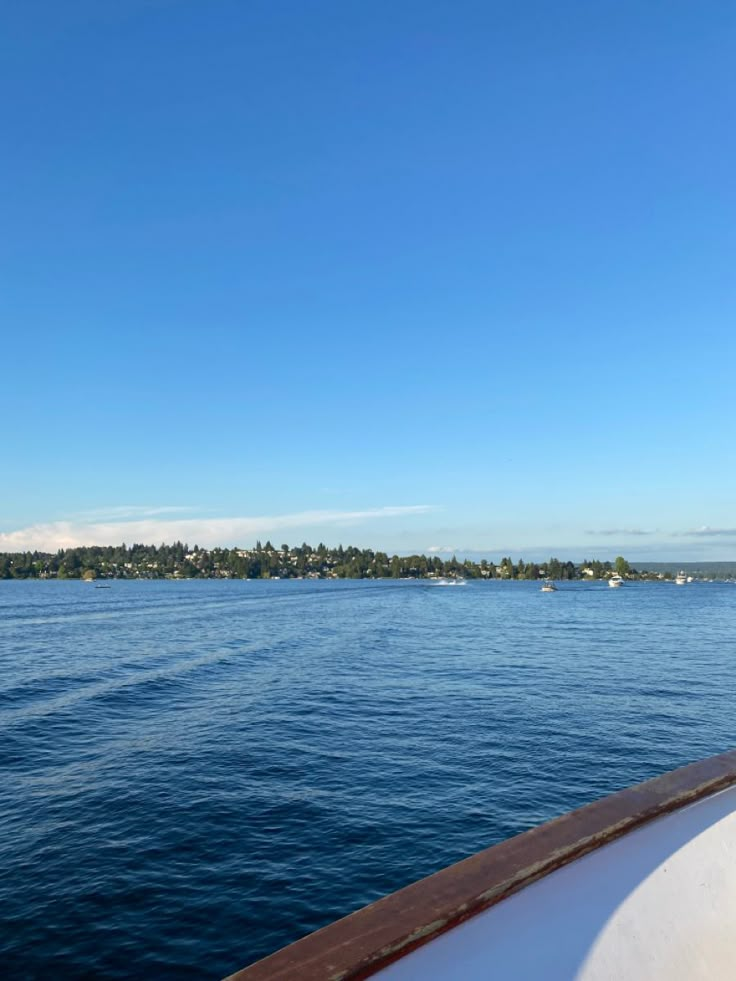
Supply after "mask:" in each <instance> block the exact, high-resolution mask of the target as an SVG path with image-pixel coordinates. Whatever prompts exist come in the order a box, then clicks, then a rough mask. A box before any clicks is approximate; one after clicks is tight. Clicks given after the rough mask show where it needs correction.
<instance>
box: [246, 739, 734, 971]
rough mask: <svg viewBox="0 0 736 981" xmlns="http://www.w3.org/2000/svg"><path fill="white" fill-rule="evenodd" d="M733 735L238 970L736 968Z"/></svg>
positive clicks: (632, 969) (654, 969)
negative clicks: (719, 748)
mask: <svg viewBox="0 0 736 981" xmlns="http://www.w3.org/2000/svg"><path fill="white" fill-rule="evenodd" d="M735 922H736V751H734V750H732V751H731V752H729V753H724V754H723V755H722V756H715V757H712V758H710V759H707V760H703V761H701V762H700V763H694V764H692V765H691V766H686V767H684V768H682V769H680V770H675V771H674V772H672V773H668V774H665V775H664V776H660V777H657V778H655V779H654V780H650V781H648V782H647V783H643V784H639V785H638V786H636V787H631V788H629V789H628V790H623V791H621V792H619V793H616V794H613V795H611V796H610V797H605V798H603V799H602V800H599V801H596V802H595V803H593V804H588V805H587V806H586V807H582V808H580V809H579V810H576V811H572V812H570V813H569V814H565V815H563V816H562V817H559V818H556V819H554V820H553V821H549V822H548V823H547V824H543V825H540V826H539V827H537V828H534V829H532V830H531V831H526V832H524V834H521V835H518V836H516V837H515V838H510V839H509V840H508V841H504V842H502V843H501V844H499V845H494V846H493V847H491V848H488V849H486V850H485V851H482V852H479V853H478V854H476V855H473V856H472V857H471V858H467V859H465V860H464V861H462V862H459V863H458V864H457V865H452V866H450V867H449V868H446V869H443V870H442V871H441V872H437V873H435V874H434V875H432V876H430V877H429V878H427V879H423V880H421V881H420V882H416V883H414V884H413V885H410V886H407V887H406V888H405V889H402V890H400V891H399V892H396V893H393V894H392V895H390V896H386V897H385V898H384V899H380V900H379V901H378V902H376V903H373V904H372V905H371V906H367V907H365V908H364V909H361V910H359V911H358V912H357V913H353V914H352V915H350V916H347V917H346V918H345V919H342V920H338V921H337V922H336V923H333V924H331V925H330V926H327V927H325V928H324V929H322V930H319V931H317V933H313V934H310V935H309V936H307V937H305V938H303V939H302V940H299V941H297V942H296V943H295V944H292V945H291V946H290V947H285V948H284V949H283V950H281V951H278V952H277V953H275V954H272V955H271V956H270V957H266V958H265V959H264V960H262V961H259V962H258V963H256V964H254V965H252V966H251V967H247V968H245V969H244V970H242V971H239V972H238V973H237V974H233V975H231V977H230V979H228V981H327V979H342V981H348V979H354V981H357V979H358V978H368V977H371V978H379V979H381V981H489V979H499V981H604V979H605V981H665V979H666V981H733V978H734V977H736V968H735V965H736V930H735V929H734V923H735Z"/></svg>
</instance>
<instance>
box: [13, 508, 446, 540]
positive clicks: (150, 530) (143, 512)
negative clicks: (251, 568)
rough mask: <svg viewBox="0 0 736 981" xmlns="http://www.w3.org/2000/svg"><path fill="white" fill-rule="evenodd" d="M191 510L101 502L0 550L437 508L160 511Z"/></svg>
mask: <svg viewBox="0 0 736 981" xmlns="http://www.w3.org/2000/svg"><path fill="white" fill-rule="evenodd" d="M191 510H193V509H191V508H179V507H176V508H165V507H160V508H145V507H119V508H106V509H105V508H100V509H98V510H95V511H90V512H86V513H85V514H82V515H77V516H76V518H75V520H70V521H51V522H46V523H39V524H33V525H28V526H27V527H25V528H18V529H17V530H15V531H5V532H0V551H5V552H17V551H42V552H55V551H57V550H58V549H61V548H75V547H78V546H90V545H120V544H121V543H122V542H126V543H127V544H132V543H134V542H136V543H140V544H142V545H159V544H161V543H162V542H165V543H169V544H170V543H172V542H175V541H181V542H187V543H189V544H190V545H193V544H195V543H196V544H198V545H201V546H204V547H206V548H211V547H214V546H217V545H222V546H228V547H233V546H235V545H246V544H249V543H250V542H251V541H252V539H254V538H255V537H256V536H270V535H275V534H276V533H277V532H281V531H284V530H288V529H295V528H299V529H300V530H306V529H315V530H318V529H323V530H324V529H325V528H347V527H351V526H355V525H360V524H362V523H363V522H374V521H376V520H379V519H383V518H412V517H415V516H418V515H422V514H428V513H430V512H433V511H437V510H438V508H437V507H436V506H435V505H432V504H410V505H404V506H388V507H379V508H368V509H366V510H362V511H339V510H325V511H300V512H297V513H294V514H281V515H258V516H239V517H232V518H185V517H168V518H165V517H161V515H163V514H167V513H169V514H170V513H173V512H182V511H191ZM105 518H106V519H108V520H104V519H105Z"/></svg>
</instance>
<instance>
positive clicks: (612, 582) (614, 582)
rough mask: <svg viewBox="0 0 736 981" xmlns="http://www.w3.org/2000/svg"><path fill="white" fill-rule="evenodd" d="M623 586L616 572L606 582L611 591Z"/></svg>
mask: <svg viewBox="0 0 736 981" xmlns="http://www.w3.org/2000/svg"><path fill="white" fill-rule="evenodd" d="M623 584H624V581H623V579H622V578H621V576H620V575H619V574H618V573H617V572H614V574H613V575H612V576H611V578H610V579H609V580H608V585H609V586H610V587H611V589H620V588H621V586H623Z"/></svg>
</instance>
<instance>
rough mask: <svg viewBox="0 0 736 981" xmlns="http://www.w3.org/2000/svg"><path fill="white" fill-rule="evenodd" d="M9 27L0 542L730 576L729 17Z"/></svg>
mask: <svg viewBox="0 0 736 981" xmlns="http://www.w3.org/2000/svg"><path fill="white" fill-rule="evenodd" d="M0 22H1V23H0V87H1V88H2V92H3V96H4V97H3V107H2V153H1V154H0V176H1V178H2V180H1V181H0V197H1V199H2V210H1V213H0V214H1V222H2V235H1V236H0V318H1V319H0V323H1V326H2V346H1V354H2V357H1V358H0V372H1V377H2V393H3V402H4V409H3V412H2V422H1V423H0V425H1V427H2V433H1V436H2V438H1V441H0V548H6V549H12V548H22V547H37V548H42V547H46V548H50V547H53V548H55V547H57V546H59V545H65V544H74V543H95V542H98V543H107V542H119V541H126V542H128V543H130V542H132V541H134V540H140V541H154V542H158V541H162V540H166V541H170V540H172V539H174V538H185V539H186V540H187V541H189V543H190V544H194V542H197V543H198V544H200V545H207V544H214V543H221V544H240V545H247V544H249V543H251V542H252V541H254V540H255V539H256V538H261V539H263V540H265V539H266V538H269V537H270V538H272V539H274V540H275V539H278V540H279V541H278V543H279V544H280V543H281V542H282V541H287V542H290V543H291V542H295V541H301V540H303V539H306V540H307V541H309V542H316V541H319V540H323V541H325V542H326V543H328V544H337V543H338V542H340V541H342V542H343V543H345V544H347V543H353V544H358V545H366V546H368V545H370V546H373V547H380V548H386V549H390V550H394V549H397V550H415V549H416V550H422V551H425V550H427V549H430V548H432V549H438V550H439V549H452V550H455V549H456V550H457V551H458V553H460V552H464V551H481V552H485V553H487V554H488V555H490V556H492V557H494V556H495V557H500V555H501V554H506V553H511V554H513V555H515V556H517V557H518V556H520V555H521V556H522V557H523V558H525V559H527V560H528V559H532V558H535V557H539V558H544V557H546V556H548V555H549V554H550V553H555V554H559V555H560V556H568V557H572V558H582V557H584V556H600V557H601V558H606V557H609V556H610V555H615V554H617V553H618V552H623V554H625V555H626V556H627V557H632V558H637V557H648V558H652V559H656V558H670V557H672V558H676V557H678V558H682V559H683V560H684V559H687V558H701V557H712V558H714V559H715V558H733V557H734V556H736V494H735V491H736V452H735V450H736V426H735V425H734V420H735V412H736V387H735V385H734V379H735V377H736V338H735V336H734V333H735V327H736V275H735V273H736V262H735V259H736V248H735V247H736V191H735V187H736V182H735V177H734V175H736V127H735V126H734V119H735V118H736V83H735V81H734V51H735V50H736V6H734V5H733V4H732V3H728V2H708V0H704V2H697V3H696V2H687V3H686V2H678V0H667V2H664V0H662V2H649V3H646V2H644V3H643V2H641V0H635V2H630V0H599V2H595V3H590V2H588V0H578V2H565V0H560V2H557V3H547V2H536V3H533V2H523V0H520V2H516V3H507V2H504V3H501V2H491V0H482V2H480V0H479V2H473V0H445V2H437V0H416V2H414V0H403V2H402V0H391V2H384V0H370V2H357V0H356V2H352V0H332V2H323V0H310V2H303V0H282V2H277V0H248V2H245V3H244V2H242V0H206V2H205V0H198V2H194V0H116V2H115V3H101V2H100V0H66V2H64V3H60V2H58V0H46V2H39V0H24V2H23V3H16V4H5V5H4V6H3V10H2V13H1V14H0Z"/></svg>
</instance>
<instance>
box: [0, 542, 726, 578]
mask: <svg viewBox="0 0 736 981" xmlns="http://www.w3.org/2000/svg"><path fill="white" fill-rule="evenodd" d="M651 565H652V567H651V568H649V569H635V568H634V567H633V566H632V565H630V564H629V562H628V561H627V560H626V559H625V558H623V556H620V555H619V556H617V557H616V558H615V559H614V561H613V562H611V561H604V562H602V561H599V560H597V559H585V560H584V561H583V562H582V563H579V564H576V563H573V562H569V561H568V562H562V561H561V560H559V559H556V558H550V559H549V560H548V561H547V562H524V560H523V559H518V560H517V561H514V560H512V559H511V558H510V557H504V558H502V559H501V560H500V561H499V562H494V561H492V560H491V559H482V560H480V561H471V560H469V559H465V560H460V559H457V558H455V556H453V557H452V558H449V559H444V560H443V559H441V558H439V556H436V555H391V556H389V555H388V554H387V553H386V552H374V551H373V550H372V549H360V548H355V547H352V546H349V547H346V548H343V546H342V545H339V546H338V547H337V548H328V547H327V546H326V545H323V544H319V545H317V546H316V548H315V547H312V546H311V545H307V544H306V543H304V544H302V545H298V546H289V545H281V546H279V547H275V546H274V545H272V544H271V542H266V543H265V545H262V544H261V543H260V542H257V543H256V545H255V547H254V548H200V547H199V546H198V545H195V546H194V547H192V548H190V547H189V546H188V545H184V544H182V543H181V542H175V543H174V544H173V545H159V546H156V545H130V546H127V545H124V544H123V545H119V546H109V547H103V546H90V547H80V548H68V549H62V550H60V551H58V552H56V553H54V554H51V553H44V552H17V553H0V579H407V578H409V579H439V578H456V579H459V578H462V579H514V580H525V579H531V580H534V579H545V578H550V579H566V580H572V579H591V580H594V579H609V578H610V577H611V576H613V575H614V574H618V575H620V576H622V577H624V578H626V579H648V580H667V579H672V578H673V575H674V573H673V569H672V568H670V569H665V568H662V567H661V566H662V565H663V564H662V563H652V564H651ZM723 565H724V568H723V570H722V572H721V573H720V575H721V576H723V577H725V576H726V575H729V574H730V575H733V574H734V572H736V563H728V564H723ZM729 567H730V568H729ZM716 575H718V573H716Z"/></svg>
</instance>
